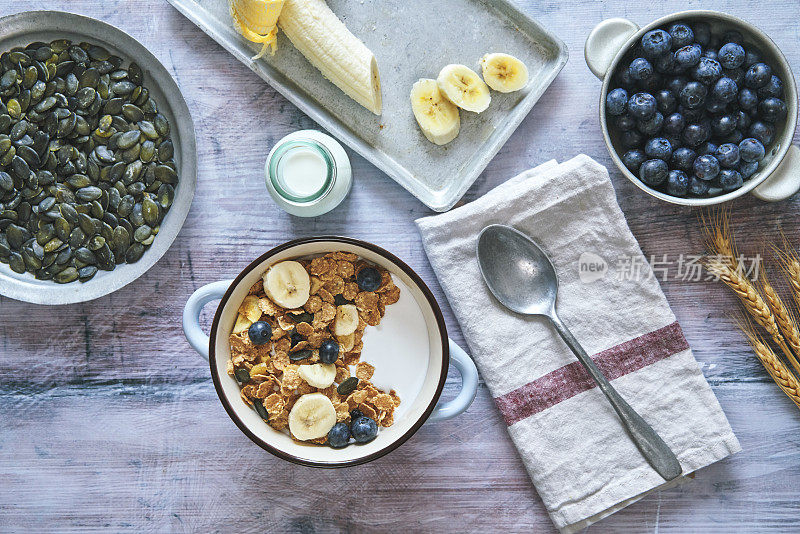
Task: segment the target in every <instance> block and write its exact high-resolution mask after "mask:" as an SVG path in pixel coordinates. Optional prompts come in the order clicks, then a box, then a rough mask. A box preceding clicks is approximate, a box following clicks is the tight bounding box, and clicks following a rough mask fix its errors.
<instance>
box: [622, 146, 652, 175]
mask: <svg viewBox="0 0 800 534" xmlns="http://www.w3.org/2000/svg"><path fill="white" fill-rule="evenodd" d="M646 159H647V156H646V155H645V153H644V152H643V151H642V150H640V149H638V148H634V149H633V150H628V151H627V152H625V153H624V154H623V155H622V164H623V165H625V167H627V169H628V170H629V171H631V172H632V173H634V174H636V173H637V172H639V167H641V166H642V163H644V162H645V160H646Z"/></svg>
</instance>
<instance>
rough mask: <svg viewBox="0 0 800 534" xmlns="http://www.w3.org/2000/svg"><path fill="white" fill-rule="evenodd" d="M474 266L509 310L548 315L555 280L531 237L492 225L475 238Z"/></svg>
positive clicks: (554, 291) (556, 287)
mask: <svg viewBox="0 0 800 534" xmlns="http://www.w3.org/2000/svg"><path fill="white" fill-rule="evenodd" d="M478 266H479V267H480V270H481V274H482V275H483V279H484V280H485V281H486V285H487V286H488V287H489V291H491V292H492V294H493V295H494V296H495V298H496V299H497V300H499V301H500V303H501V304H502V305H503V306H505V307H506V308H508V309H510V310H511V311H514V312H517V313H522V314H526V315H546V316H550V315H551V314H552V313H553V311H554V309H555V303H556V294H557V293H558V277H557V276H556V270H555V269H554V268H553V264H552V263H551V262H550V258H548V257H547V255H546V254H545V253H544V251H542V249H541V248H539V246H538V245H537V244H536V243H534V242H533V241H532V240H531V238H529V237H528V236H526V235H525V234H523V233H522V232H520V231H519V230H516V229H514V228H511V227H510V226H504V225H502V224H493V225H491V226H487V227H486V228H484V229H483V231H481V233H480V235H479V236H478Z"/></svg>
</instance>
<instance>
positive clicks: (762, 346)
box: [737, 318, 800, 408]
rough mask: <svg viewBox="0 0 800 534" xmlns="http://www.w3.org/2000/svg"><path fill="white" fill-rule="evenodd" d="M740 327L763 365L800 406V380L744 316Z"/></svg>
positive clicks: (799, 406) (740, 321)
mask: <svg viewBox="0 0 800 534" xmlns="http://www.w3.org/2000/svg"><path fill="white" fill-rule="evenodd" d="M737 323H738V325H739V328H740V329H741V330H742V332H744V335H745V336H747V340H748V341H749V342H750V345H751V346H752V347H753V352H754V353H755V355H756V357H757V358H758V360H759V361H760V362H761V365H763V366H764V369H766V371H767V373H769V376H770V377H772V380H773V381H774V382H775V383H776V384H778V387H780V388H781V390H782V391H783V392H784V393H785V394H786V395H787V396H788V397H789V398H790V399H791V400H792V402H794V403H795V405H797V407H798V408H800V382H798V380H797V378H796V377H795V376H794V375H793V374H792V372H791V371H789V369H787V368H786V365H785V364H784V363H783V362H782V361H781V359H780V358H779V357H778V355H777V354H775V352H774V351H773V350H772V347H770V346H769V345H768V344H766V343H765V342H764V340H763V339H761V337H760V336H759V335H758V334H757V333H756V332H755V329H754V328H753V326H752V324H750V322H749V321H747V320H745V319H744V318H742V319H740V320H739V321H737Z"/></svg>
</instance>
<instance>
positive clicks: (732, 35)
mask: <svg viewBox="0 0 800 534" xmlns="http://www.w3.org/2000/svg"><path fill="white" fill-rule="evenodd" d="M722 42H724V43H736V44H742V43H743V42H744V38H743V37H742V33H741V32H740V31H738V30H728V31H726V32H725V33H723V34H722Z"/></svg>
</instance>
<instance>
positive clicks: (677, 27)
mask: <svg viewBox="0 0 800 534" xmlns="http://www.w3.org/2000/svg"><path fill="white" fill-rule="evenodd" d="M669 36H670V37H672V48H673V49H674V48H680V47H682V46H686V45H688V44H692V41H694V32H693V31H692V29H691V28H690V27H689V26H687V25H686V24H683V23H681V22H676V23H675V24H673V25H672V26H670V27H669Z"/></svg>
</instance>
